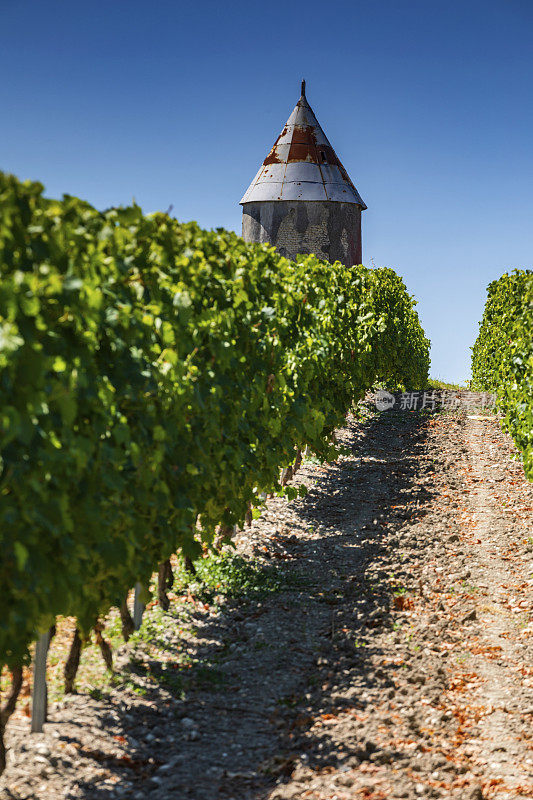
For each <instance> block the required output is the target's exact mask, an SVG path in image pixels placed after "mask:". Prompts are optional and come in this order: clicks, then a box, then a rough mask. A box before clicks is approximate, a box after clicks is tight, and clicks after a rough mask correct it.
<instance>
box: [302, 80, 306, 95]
mask: <svg viewBox="0 0 533 800" xmlns="http://www.w3.org/2000/svg"><path fill="white" fill-rule="evenodd" d="M302 97H305V80H303V81H302Z"/></svg>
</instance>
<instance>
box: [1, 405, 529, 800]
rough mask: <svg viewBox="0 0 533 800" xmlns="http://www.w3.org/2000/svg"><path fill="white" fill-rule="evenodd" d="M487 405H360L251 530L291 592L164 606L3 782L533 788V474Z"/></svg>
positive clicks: (263, 795)
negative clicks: (330, 458)
mask: <svg viewBox="0 0 533 800" xmlns="http://www.w3.org/2000/svg"><path fill="white" fill-rule="evenodd" d="M469 415H470V416H474V417H475V416H477V415H476V413H475V412H474V413H472V412H471V411H469V412H468V413H457V414H453V415H444V414H440V415H429V416H425V415H420V414H417V413H408V412H401V413H395V412H387V413H385V414H381V415H375V414H370V413H369V414H368V418H367V419H366V421H363V422H358V421H355V420H354V419H349V421H348V424H347V426H346V428H345V429H343V430H342V431H341V432H340V433H339V437H340V440H341V442H342V444H344V445H345V447H346V454H345V455H343V456H342V457H341V458H340V460H339V461H338V462H337V463H335V464H332V465H330V466H325V467H321V466H319V465H315V464H313V463H307V464H306V465H305V466H304V467H303V469H302V470H301V472H300V473H298V482H302V483H304V484H305V485H306V486H307V487H308V495H307V497H306V498H304V499H302V500H296V501H293V502H291V503H288V502H287V501H286V500H284V499H282V498H274V499H272V500H270V501H269V503H268V510H267V511H266V512H265V513H264V514H263V516H262V518H261V519H259V520H257V521H255V522H254V524H253V527H252V529H251V530H246V531H245V532H243V533H242V534H241V535H240V536H239V537H238V541H237V547H238V550H239V552H240V553H242V554H243V555H245V556H246V557H250V558H254V559H256V560H258V561H259V563H261V564H264V565H266V566H268V565H272V564H275V565H276V566H277V571H276V574H278V575H279V577H280V579H281V583H280V585H279V586H277V590H276V591H274V592H270V593H268V594H265V595H264V596H261V597H259V598H256V599H251V598H249V599H247V600H246V601H235V600H228V599H227V598H224V597H222V596H221V597H217V598H215V599H214V600H213V601H212V602H211V604H210V605H207V604H206V603H205V602H204V601H202V600H200V599H199V598H198V597H194V595H195V588H194V586H193V587H191V593H190V595H189V597H188V598H181V599H179V598H175V599H174V602H173V604H172V607H171V611H170V613H168V614H166V615H162V614H161V613H160V612H159V611H158V610H157V609H152V611H151V612H150V613H149V614H148V615H147V617H146V621H145V630H144V634H143V637H142V639H139V640H138V642H137V643H136V644H135V645H134V647H133V648H129V649H128V650H126V651H125V652H124V654H123V657H122V662H121V666H120V669H119V678H120V684H119V685H117V686H115V687H114V688H112V689H110V691H109V693H108V694H107V695H105V696H103V697H101V698H99V699H94V698H90V697H88V696H87V695H79V696H74V697H72V698H70V699H68V701H67V702H66V703H63V704H60V705H59V706H58V707H55V708H53V709H52V710H51V713H50V722H49V723H48V724H47V725H46V726H45V733H44V734H42V735H35V736H31V737H29V736H28V735H27V733H28V722H27V720H25V719H22V718H20V717H19V718H16V719H14V720H13V721H12V723H10V729H9V744H11V745H12V746H13V750H12V751H11V754H10V756H11V757H10V763H9V767H8V770H7V771H6V773H5V776H4V777H3V778H2V779H0V796H1V797H2V798H4V797H5V798H19V799H21V798H39V800H40V798H43V797H46V798H48V799H49V800H55V798H69V799H70V798H72V800H73V799H74V798H79V800H82V798H83V800H103V798H109V800H112V799H114V798H132V800H144V798H147V797H149V798H150V800H167V799H168V798H171V797H175V798H180V800H181V798H194V800H217V799H218V798H221V799H222V798H225V800H231V798H232V799H233V800H267V799H268V800H281V799H282V798H310V800H326V799H328V800H352V799H355V798H370V799H372V798H373V799H374V800H385V799H386V800H389V798H390V799H391V800H395V798H420V797H422V798H424V797H428V798H431V797H435V798H438V797H442V798H464V799H465V800H466V798H471V799H472V800H474V798H482V797H485V798H502V800H503V798H513V800H515V799H516V800H519V798H526V797H533V781H532V776H533V750H532V749H531V748H532V740H531V729H532V726H533V713H532V712H533V647H532V645H533V638H532V634H533V628H532V625H531V612H532V572H533V570H532V563H531V557H532V550H533V547H532V546H531V544H532V543H531V541H528V537H530V536H532V535H533V530H532V529H533V487H532V486H531V485H530V484H527V482H525V480H524V479H523V474H522V473H521V470H520V466H519V465H518V464H517V463H516V462H514V461H512V460H511V450H512V448H511V445H510V443H509V440H508V438H507V437H506V436H505V435H504V434H503V433H502V432H501V430H500V429H499V426H498V424H497V423H496V422H495V421H492V420H480V419H475V418H474V419H471V418H469ZM185 657H186V660H185V661H184V659H185ZM161 662H164V663H163V665H162V664H161ZM184 664H185V666H184ZM187 676H190V677H187Z"/></svg>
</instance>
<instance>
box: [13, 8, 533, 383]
mask: <svg viewBox="0 0 533 800" xmlns="http://www.w3.org/2000/svg"><path fill="white" fill-rule="evenodd" d="M532 42H533V2H531V0H497V1H494V0H479V1H478V0H473V1H471V0H455V2H454V1H453V0H452V2H450V1H448V2H440V0H373V2H370V1H369V0H366V2H361V0H347V1H346V2H339V1H338V0H331V1H330V2H328V3H324V2H320V3H318V2H315V0H306V2H300V0H293V2H284V3H276V2H270V3H264V2H262V3H259V2H254V0H248V2H242V1H241V0H233V2H230V3H221V2H220V1H219V0H217V2H212V1H211V0H209V1H207V0H197V2H196V3H194V2H193V0H190V2H187V3H182V2H179V1H178V2H176V0H174V1H173V2H168V0H154V1H153V2H152V3H147V2H145V0H143V1H142V2H141V0H111V1H109V0H108V2H103V0H100V2H98V1H97V2H93V3H80V2H76V1H74V2H70V3H69V2H66V0H46V2H43V0H0V67H1V74H2V84H1V89H0V100H1V105H0V108H1V111H2V114H1V117H2V124H1V134H0V142H1V167H2V169H5V170H8V171H10V172H13V173H15V174H16V175H18V176H19V177H21V178H32V179H39V180H41V181H42V182H43V183H44V184H45V186H46V189H47V193H48V195H49V196H59V195H61V194H62V193H63V192H67V193H70V194H75V195H78V196H81V197H83V198H85V199H87V200H89V201H90V202H92V203H93V204H95V205H96V206H97V207H99V208H103V207H106V206H109V205H117V204H121V203H128V202H130V201H131V199H132V198H133V197H134V198H135V199H136V200H137V202H138V203H140V204H141V205H142V207H143V208H144V209H145V210H146V211H153V210H157V209H162V210H166V209H167V208H168V207H169V206H170V205H171V204H172V205H173V207H174V212H173V213H174V214H175V215H176V216H177V217H178V218H179V219H182V220H190V219H196V220H198V221H199V222H200V224H202V225H203V226H205V227H217V226H225V227H227V228H233V229H234V230H237V231H240V217H241V212H240V206H239V205H238V201H239V200H240V198H241V195H242V194H243V192H244V190H245V189H246V187H247V186H248V184H249V182H250V181H251V179H252V178H253V176H254V175H255V172H256V171H257V169H258V167H259V165H260V163H261V161H262V160H263V158H264V156H265V155H266V153H267V151H268V150H269V149H270V147H271V145H272V144H273V142H274V140H275V138H276V137H277V135H278V133H279V131H280V130H281V128H282V127H283V124H284V122H285V120H286V119H287V117H288V115H289V113H290V111H291V110H292V108H293V106H294V105H295V103H296V101H297V99H298V95H299V86H300V79H301V78H302V77H305V78H306V79H307V88H308V91H307V95H308V99H309V102H310V103H311V105H312V106H313V108H314V110H315V112H316V114H317V116H318V119H319V121H320V122H321V124H322V126H323V128H324V129H325V131H326V134H327V135H328V137H329V139H330V141H331V142H332V144H333V146H334V148H335V149H336V151H337V153H338V155H339V157H340V158H341V160H342V161H343V163H344V165H345V166H346V168H347V170H348V172H349V174H350V176H351V177H352V180H353V181H354V183H355V185H356V186H357V188H358V189H359V191H360V193H361V195H362V197H363V199H364V200H365V202H366V204H367V205H368V211H366V212H365V213H364V215H363V260H364V262H365V263H366V264H369V263H371V262H373V263H375V264H376V265H380V266H381V265H383V266H392V267H394V268H395V269H396V270H397V271H398V272H399V273H400V274H401V275H402V276H403V277H404V278H405V280H406V282H407V285H408V286H409V288H410V290H411V291H412V293H413V294H415V296H416V297H417V299H418V301H419V312H420V315H421V318H422V321H423V324H424V327H425V329H426V332H427V334H428V335H429V336H430V338H431V340H432V345H433V346H432V369H431V372H432V375H433V376H436V377H441V378H444V379H447V380H457V381H461V380H464V379H466V378H467V377H468V375H469V365H470V350H469V347H470V346H471V345H472V344H473V342H474V339H475V336H476V331H477V323H478V321H479V319H480V317H481V314H482V309H483V304H484V299H485V287H486V285H487V284H488V283H489V281H491V280H493V279H494V278H496V277H498V276H499V275H500V274H501V273H502V272H504V271H505V270H507V269H509V268H513V267H524V266H529V267H531V265H532V260H533V258H532V255H533V139H532V137H533V46H532Z"/></svg>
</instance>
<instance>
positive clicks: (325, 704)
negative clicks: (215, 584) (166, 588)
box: [58, 411, 433, 800]
mask: <svg viewBox="0 0 533 800" xmlns="http://www.w3.org/2000/svg"><path fill="white" fill-rule="evenodd" d="M430 420H431V415H427V414H421V413H413V412H393V411H389V412H384V413H382V414H380V415H371V416H370V418H369V419H368V420H367V421H366V422H365V423H359V422H356V421H353V420H352V421H350V423H349V424H348V426H347V428H346V429H344V430H343V431H342V432H341V434H340V443H341V444H342V445H343V446H344V447H345V448H346V456H344V457H343V459H341V461H340V462H339V463H337V464H332V465H329V466H327V467H323V468H318V467H314V466H313V467H311V468H310V469H307V470H306V469H304V470H303V472H302V474H303V475H304V479H305V480H306V482H307V483H308V485H309V491H308V494H307V496H306V497H305V498H304V499H302V500H297V501H294V502H293V503H292V504H290V512H283V513H286V517H285V518H284V521H283V524H282V525H278V527H277V528H276V527H275V526H276V522H275V520H274V522H272V521H269V522H268V525H270V527H268V525H267V523H266V522H265V526H266V532H267V533H269V534H270V533H272V532H273V531H274V530H277V534H276V536H275V538H272V537H271V538H270V539H269V540H267V539H266V538H265V545H266V546H268V548H269V550H271V551H276V549H277V551H280V550H281V551H283V553H284V554H285V555H284V556H283V558H282V559H278V560H277V561H276V559H275V557H274V556H273V555H272V553H271V555H272V560H273V561H276V565H277V569H278V570H279V572H280V574H281V575H282V576H284V581H285V578H286V579H287V581H288V582H284V581H282V582H281V585H280V586H279V588H278V591H277V592H275V593H266V594H264V595H263V596H258V597H256V598H254V599H253V600H249V599H246V598H244V599H241V600H235V599H233V600H230V601H229V602H227V603H225V604H224V605H223V607H222V610H221V611H220V613H219V614H218V615H216V616H212V615H207V614H205V613H203V611H202V609H198V610H197V612H196V622H195V632H196V638H195V639H194V638H188V639H184V638H183V637H181V636H177V635H176V634H175V630H179V626H181V625H182V618H181V617H180V614H179V613H175V614H174V615H173V613H172V610H171V613H169V614H166V615H164V616H162V617H161V620H162V622H161V625H160V629H158V630H157V631H154V632H153V635H154V636H156V637H158V638H159V642H158V645H157V647H158V649H159V650H160V651H161V652H164V654H165V659H166V662H167V663H166V664H164V665H162V664H161V663H160V662H159V661H158V660H156V659H155V658H153V657H151V656H150V655H149V653H148V651H144V650H142V648H137V652H136V654H134V659H133V661H132V663H131V664H130V666H128V667H127V668H126V667H125V668H124V669H123V670H122V673H121V676H120V678H121V680H123V681H124V682H125V683H127V684H128V685H129V687H130V689H131V690H133V691H134V692H135V693H136V694H137V699H136V700H134V701H132V702H129V703H128V701H127V695H125V693H124V692H122V693H121V692H118V693H117V694H116V695H111V696H110V697H109V698H103V699H102V706H101V713H100V723H101V725H102V726H104V725H106V724H107V723H108V722H109V720H110V719H113V720H114V722H113V724H114V725H115V727H117V728H118V729H120V733H119V734H118V735H117V737H116V738H117V741H120V742H121V745H125V750H126V754H127V755H126V756H125V755H124V754H123V752H121V753H119V754H117V755H109V753H108V752H106V753H104V752H103V751H101V750H100V749H99V748H98V747H96V746H95V747H94V748H93V749H92V750H91V748H90V747H87V745H83V744H82V736H81V727H80V737H79V738H78V737H77V736H76V735H72V734H71V735H70V736H69V737H65V738H68V739H70V740H71V741H74V742H75V743H76V744H77V745H79V746H80V754H81V755H83V756H84V757H86V758H88V759H92V760H94V763H95V766H96V767H99V768H100V769H104V770H105V771H106V775H107V776H108V779H107V784H106V786H105V787H102V783H101V780H102V777H100V778H99V779H98V785H95V782H93V781H90V782H89V781H80V782H79V783H78V785H77V788H76V791H75V793H73V794H72V795H70V796H71V797H77V798H85V799H86V800H89V798H90V800H100V798H104V797H106V798H115V797H117V798H118V797H128V798H130V797H131V798H136V799H137V798H139V799H140V798H144V797H150V798H151V800H157V798H168V797H170V796H176V797H178V796H179V797H191V798H195V800H204V799H205V800H207V799H208V798H228V800H229V798H234V800H246V799H247V798H250V800H251V798H254V799H255V800H258V798H263V797H266V796H267V795H268V793H269V792H270V791H271V790H272V789H273V787H274V786H275V785H276V784H279V783H280V782H281V783H283V781H284V780H285V777H286V776H287V777H288V776H289V775H290V774H291V772H292V770H293V767H294V764H295V763H296V761H297V760H300V761H301V760H302V757H303V761H305V762H306V763H308V764H309V765H310V766H313V767H314V768H316V769H323V768H327V767H331V766H335V765H338V763H339V760H343V761H344V763H346V759H348V760H350V759H352V761H353V762H354V763H358V762H361V761H364V760H365V758H368V757H369V756H370V754H371V752H372V743H366V744H365V746H364V747H362V746H361V743H360V742H357V743H354V745H353V747H350V746H346V745H344V746H343V749H342V751H339V750H338V748H336V747H335V746H334V745H333V743H332V742H331V740H330V739H329V738H328V737H327V736H325V735H323V734H318V733H314V732H313V731H312V724H313V721H314V720H315V719H316V718H317V717H318V716H320V715H323V714H325V713H328V712H331V711H332V710H333V709H339V708H341V707H344V708H352V709H354V710H355V711H357V710H364V708H365V706H366V701H365V699H364V698H365V688H370V687H372V686H375V685H376V684H378V685H379V686H380V687H382V688H383V690H384V691H387V689H388V688H392V686H393V684H394V681H393V678H394V675H395V671H396V670H397V669H398V667H396V666H395V665H389V666H383V667H382V668H381V669H380V670H375V669H372V670H370V669H369V667H368V664H369V661H370V659H371V658H372V657H373V656H375V655H376V654H377V653H378V651H377V650H376V648H375V646H374V645H373V643H372V641H373V638H372V637H373V630H374V628H376V627H377V626H380V627H381V628H383V626H385V627H391V628H392V626H393V625H394V619H393V614H392V609H393V608H394V607H395V604H396V606H398V605H400V606H401V602H402V601H401V600H397V598H401V597H402V593H403V592H404V591H405V590H406V589H409V588H412V587H413V585H416V573H415V572H413V567H412V564H410V563H407V562H406V563H405V564H404V565H403V569H401V570H398V572H397V573H396V574H394V575H391V574H390V572H389V571H387V570H386V569H383V565H382V563H381V562H382V560H383V557H384V554H385V552H386V551H387V550H390V548H395V546H396V545H397V543H398V531H399V530H400V529H401V528H404V527H405V526H406V525H409V522H410V521H413V522H416V521H420V519H421V518H423V517H424V515H425V514H426V509H427V507H428V504H429V503H430V502H431V500H432V497H433V493H432V489H431V483H425V484H424V485H422V484H421V483H420V480H421V478H425V479H426V480H429V479H428V476H424V475H420V474H419V464H420V462H419V457H420V455H421V454H422V453H423V451H424V447H425V441H426V436H427V428H428V424H429V423H430ZM315 481H316V482H315ZM275 502H277V503H279V508H280V509H282V508H284V509H286V506H284V505H283V501H281V500H280V501H275ZM280 513H281V511H280ZM261 524H262V523H260V524H259V525H258V527H257V529H256V528H255V526H254V530H257V531H258V532H259V531H262V528H261ZM295 537H296V538H295ZM422 546H423V545H421V547H422ZM295 576H296V578H299V579H300V582H298V580H297V581H296V582H295V581H294V578H295ZM302 577H303V582H302ZM291 580H292V583H291ZM221 591H222V590H221ZM141 651H142V652H141ZM333 666H335V669H333ZM339 667H341V668H339ZM342 668H344V669H342ZM343 673H345V675H344V678H343ZM354 674H356V675H357V676H358V684H357V691H356V692H352V695H350V690H351V688H352V687H353V680H354ZM333 676H335V682H334V683H333V682H332V678H333ZM79 701H80V698H78V702H79ZM58 731H59V735H60V737H61V735H62V733H61V726H58ZM76 740H77V742H76Z"/></svg>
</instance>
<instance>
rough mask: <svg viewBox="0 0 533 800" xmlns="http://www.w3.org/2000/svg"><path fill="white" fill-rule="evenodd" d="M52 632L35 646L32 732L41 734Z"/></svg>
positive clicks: (44, 635) (45, 635)
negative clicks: (47, 659)
mask: <svg viewBox="0 0 533 800" xmlns="http://www.w3.org/2000/svg"><path fill="white" fill-rule="evenodd" d="M50 638H51V632H50V631H47V632H46V633H43V634H41V636H39V638H38V639H37V643H36V645H35V656H34V659H33V686H32V700H31V732H32V733H41V731H42V729H43V724H44V723H45V722H46V711H47V699H48V691H47V688H46V658H47V655H48V648H49V646H50Z"/></svg>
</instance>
